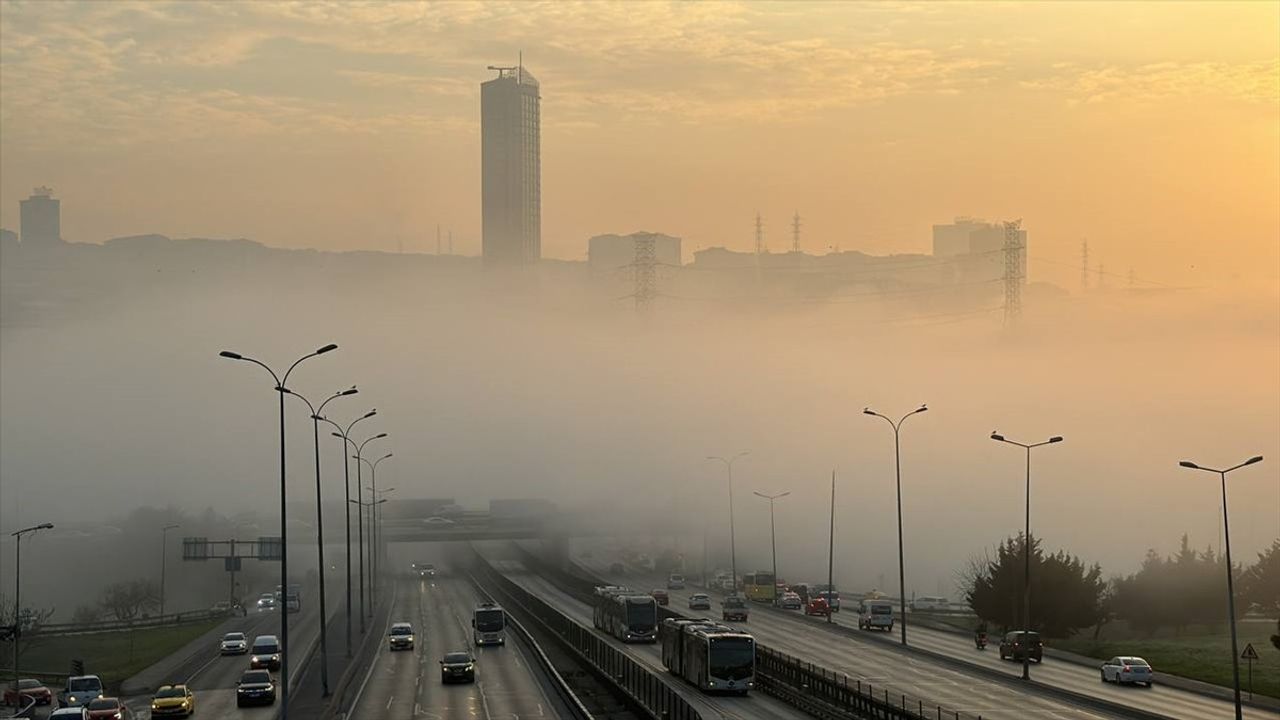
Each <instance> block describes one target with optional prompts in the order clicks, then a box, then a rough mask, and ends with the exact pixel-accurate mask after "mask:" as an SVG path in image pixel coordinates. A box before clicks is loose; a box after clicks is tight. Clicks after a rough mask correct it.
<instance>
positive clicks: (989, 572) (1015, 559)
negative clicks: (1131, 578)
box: [964, 533, 1107, 637]
mask: <svg viewBox="0 0 1280 720" xmlns="http://www.w3.org/2000/svg"><path fill="white" fill-rule="evenodd" d="M1030 548H1031V626H1030V627H1024V625H1025V620H1024V619H1023V618H1022V612H1023V572H1024V567H1025V566H1024V559H1023V535H1022V534H1021V533H1019V534H1018V535H1016V536H1014V537H1011V538H1008V539H1006V540H1005V541H1004V542H1002V543H1001V544H1000V546H999V547H997V548H996V556H995V558H994V559H991V558H988V559H986V561H985V562H975V563H972V564H971V568H970V570H968V571H966V573H964V576H967V577H966V578H965V583H966V592H965V598H966V599H967V600H968V602H969V606H970V607H972V608H973V610H974V612H976V613H977V614H978V617H980V618H982V619H983V620H986V621H988V622H992V623H994V624H996V625H998V626H1000V627H1003V628H1006V629H1010V628H1013V629H1019V630H1021V629H1028V630H1036V631H1039V632H1042V633H1044V634H1045V635H1048V636H1050V637H1066V636H1069V635H1071V634H1072V633H1074V632H1075V631H1076V630H1079V629H1080V628H1083V627H1089V626H1091V625H1097V624H1098V623H1100V622H1102V621H1103V620H1104V619H1105V617H1106V614H1107V613H1106V604H1105V600H1106V596H1107V584H1106V582H1105V581H1103V579H1102V568H1101V567H1099V566H1098V565H1097V564H1094V565H1093V566H1091V567H1086V566H1085V564H1084V563H1083V562H1081V560H1080V559H1079V558H1077V557H1075V556H1072V555H1068V554H1067V553H1066V552H1065V551H1062V550H1059V551H1058V552H1056V553H1054V554H1052V555H1045V554H1044V552H1043V550H1042V549H1041V547H1040V541H1039V540H1037V539H1035V538H1034V537H1032V539H1031V543H1030Z"/></svg>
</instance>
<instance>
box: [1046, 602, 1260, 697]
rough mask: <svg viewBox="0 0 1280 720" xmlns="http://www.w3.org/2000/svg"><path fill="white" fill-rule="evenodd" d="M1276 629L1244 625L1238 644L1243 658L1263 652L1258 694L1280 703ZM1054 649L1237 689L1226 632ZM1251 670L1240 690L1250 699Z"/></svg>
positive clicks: (1074, 642) (1243, 667)
mask: <svg viewBox="0 0 1280 720" xmlns="http://www.w3.org/2000/svg"><path fill="white" fill-rule="evenodd" d="M1275 627H1276V625H1275V622H1274V621H1266V622H1255V621H1244V622H1241V623H1240V626H1239V633H1240V635H1239V643H1240V651H1241V652H1243V651H1244V648H1245V645H1246V644H1247V643H1252V644H1253V648H1254V649H1255V650H1257V652H1258V658H1259V659H1258V660H1255V661H1254V663H1253V692H1254V693H1255V694H1259V695H1267V696H1269V697H1273V698H1280V650H1277V649H1276V648H1275V646H1274V645H1272V644H1271V639H1270V638H1271V634H1272V633H1274V632H1275ZM1050 645H1051V646H1052V647H1055V648H1061V649H1063V650H1069V651H1071V652H1075V653H1079V654H1081V655H1088V656H1089V657H1095V658H1099V660H1100V661H1101V660H1105V659H1107V658H1110V657H1114V656H1116V655H1137V656H1139V657H1142V658H1144V659H1145V660H1146V661H1147V662H1149V663H1151V665H1152V667H1154V668H1155V669H1156V672H1157V673H1161V672H1167V673H1169V674H1171V675H1181V676H1183V677H1188V678H1192V679H1195V680H1202V681H1204V682H1208V683H1213V684H1214V685H1222V686H1224V687H1231V685H1232V680H1231V636H1230V635H1229V634H1228V633H1227V631H1225V630H1220V631H1215V632H1212V633H1210V632H1204V633H1199V634H1192V633H1184V634H1183V635H1182V636H1181V637H1160V638H1141V637H1134V638H1129V639H1117V638H1102V639H1099V640H1098V641H1096V642H1095V641H1093V640H1091V639H1089V638H1087V637H1075V638H1071V639H1069V640H1053V641H1052V642H1051V643H1050ZM1248 667H1249V666H1248V663H1246V662H1245V661H1244V660H1241V661H1240V689H1241V690H1242V691H1243V692H1245V693H1247V692H1248V690H1249V675H1248ZM1246 697H1248V695H1247V694H1246Z"/></svg>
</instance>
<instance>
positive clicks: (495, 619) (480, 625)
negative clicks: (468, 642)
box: [476, 610, 504, 632]
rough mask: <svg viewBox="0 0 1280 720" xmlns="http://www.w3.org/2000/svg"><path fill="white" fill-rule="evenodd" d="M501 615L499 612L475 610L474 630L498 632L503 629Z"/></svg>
mask: <svg viewBox="0 0 1280 720" xmlns="http://www.w3.org/2000/svg"><path fill="white" fill-rule="evenodd" d="M503 619H504V616H503V613H502V611H501V610H477V611H476V630H479V631H480V632H498V631H499V630H501V629H502V627H503Z"/></svg>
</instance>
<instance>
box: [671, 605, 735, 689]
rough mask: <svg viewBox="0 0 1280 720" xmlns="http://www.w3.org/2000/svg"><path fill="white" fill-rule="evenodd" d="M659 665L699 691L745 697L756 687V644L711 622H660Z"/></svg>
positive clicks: (681, 620) (673, 619)
mask: <svg viewBox="0 0 1280 720" xmlns="http://www.w3.org/2000/svg"><path fill="white" fill-rule="evenodd" d="M659 634H660V636H661V638H662V664H663V665H665V666H666V668H667V669H668V670H670V671H671V672H672V674H674V675H678V676H680V677H682V678H684V679H685V680H687V681H689V682H691V683H693V684H694V685H696V686H697V687H698V689H699V690H701V691H702V692H708V693H711V692H730V693H737V694H739V695H746V694H747V691H749V690H750V689H751V688H753V687H755V670H756V641H755V638H753V637H752V636H751V635H749V634H748V633H744V632H740V631H738V630H734V629H733V628H730V627H727V626H725V625H721V624H719V623H715V622H712V621H710V620H685V619H683V618H682V619H679V620H677V619H675V618H668V619H666V620H663V621H662V629H661V631H660V633H659Z"/></svg>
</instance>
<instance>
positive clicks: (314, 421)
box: [284, 385, 359, 697]
mask: <svg viewBox="0 0 1280 720" xmlns="http://www.w3.org/2000/svg"><path fill="white" fill-rule="evenodd" d="M284 392H286V393H288V394H290V395H292V396H294V397H296V398H298V399H299V400H301V401H302V402H304V403H306V405H307V409H308V410H310V411H311V433H312V435H313V437H314V438H315V455H316V562H317V563H319V566H320V573H319V578H318V579H319V581H320V692H321V696H322V697H329V640H328V635H329V632H328V627H327V625H328V623H329V610H328V606H327V605H326V604H325V581H324V503H323V496H322V494H321V492H320V413H321V411H323V410H324V406H325V405H328V404H329V402H330V401H332V400H333V399H335V398H340V397H344V396H346V395H355V394H356V393H357V392H359V390H356V386H355V385H352V386H351V387H350V388H349V389H347V390H341V391H339V392H336V393H334V394H332V395H330V396H329V397H328V398H326V399H325V401H324V402H322V403H320V407H316V406H314V405H312V404H311V401H310V400H308V399H307V398H306V397H304V396H303V395H302V394H300V393H296V392H294V391H292V390H289V389H285V391H284ZM343 454H344V455H345V454H346V453H343ZM284 603H285V612H288V610H289V607H288V606H289V597H288V592H287V591H286V593H285V599H284Z"/></svg>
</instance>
